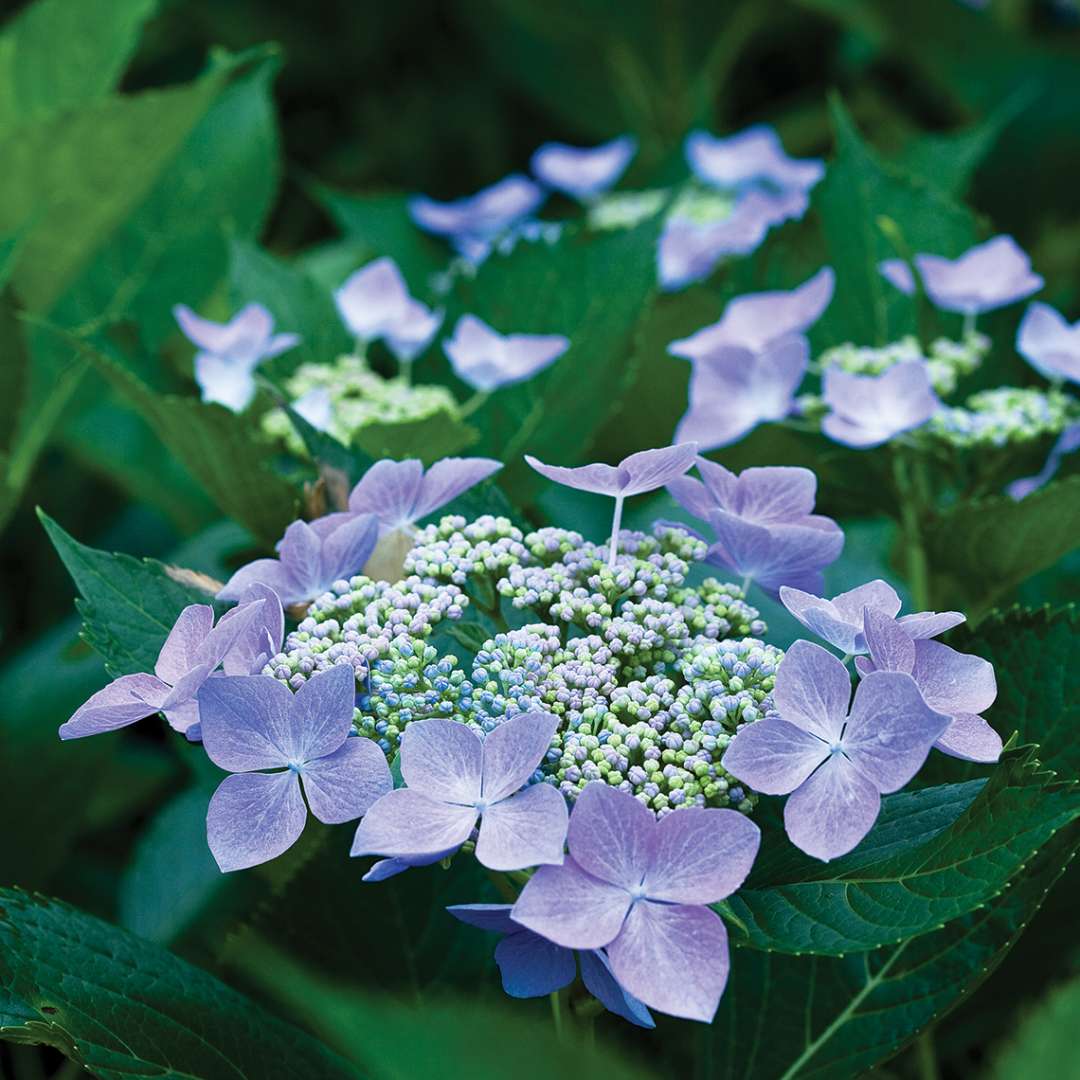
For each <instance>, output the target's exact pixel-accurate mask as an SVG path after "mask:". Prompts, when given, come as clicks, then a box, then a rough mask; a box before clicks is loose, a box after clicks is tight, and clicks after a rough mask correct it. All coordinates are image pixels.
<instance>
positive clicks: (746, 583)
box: [739, 574, 754, 600]
mask: <svg viewBox="0 0 1080 1080" xmlns="http://www.w3.org/2000/svg"><path fill="white" fill-rule="evenodd" d="M753 584H754V576H753V574H747V575H746V577H744V578H743V579H742V585H740V586H739V588H741V589H742V594H743V599H744V600H745V599H746V597H747V594H748V593H749V592H750V586H751V585H753Z"/></svg>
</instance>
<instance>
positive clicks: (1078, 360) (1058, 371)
mask: <svg viewBox="0 0 1080 1080" xmlns="http://www.w3.org/2000/svg"><path fill="white" fill-rule="evenodd" d="M1016 351H1017V352H1018V353H1019V354H1020V355H1021V356H1022V357H1023V358H1024V359H1025V360H1026V361H1027V362H1028V363H1029V364H1030V365H1031V366H1032V367H1033V368H1034V369H1035V370H1036V371H1037V372H1038V373H1039V374H1040V375H1042V377H1043V378H1044V379H1050V380H1051V381H1057V380H1060V379H1068V380H1070V381H1071V382H1076V383H1080V322H1075V323H1073V324H1072V325H1071V326H1070V325H1069V323H1068V322H1066V320H1065V319H1064V317H1063V316H1062V315H1061V314H1060V313H1059V312H1057V311H1055V310H1054V309H1053V308H1052V307H1051V306H1050V305H1049V304H1040V303H1038V302H1036V303H1034V304H1029V305H1028V309H1027V311H1026V312H1024V318H1023V319H1022V320H1021V322H1020V329H1019V330H1018V331H1017V333H1016Z"/></svg>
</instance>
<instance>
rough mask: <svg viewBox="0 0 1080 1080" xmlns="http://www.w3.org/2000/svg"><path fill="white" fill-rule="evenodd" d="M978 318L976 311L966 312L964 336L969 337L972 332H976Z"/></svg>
mask: <svg viewBox="0 0 1080 1080" xmlns="http://www.w3.org/2000/svg"><path fill="white" fill-rule="evenodd" d="M976 318H977V316H976V314H975V312H974V311H965V312H964V337H965V338H967V337H969V336H970V335H971V334H974V333H975V319H976Z"/></svg>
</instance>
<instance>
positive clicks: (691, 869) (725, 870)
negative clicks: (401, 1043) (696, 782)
mask: <svg viewBox="0 0 1080 1080" xmlns="http://www.w3.org/2000/svg"><path fill="white" fill-rule="evenodd" d="M781 670H783V669H782V668H781ZM760 839H761V834H760V832H759V831H758V828H757V826H756V825H754V823H753V822H751V821H750V820H749V819H748V818H746V817H745V816H743V815H742V814H740V813H738V812H737V811H735V810H714V809H704V808H701V807H691V808H688V809H682V810H677V811H675V812H673V813H670V814H668V815H666V816H665V817H663V818H661V819H659V820H657V818H656V816H655V815H654V814H653V813H652V812H651V811H650V810H649V809H648V808H647V807H645V806H643V805H642V804H641V803H640V802H638V801H637V799H635V798H634V796H633V795H630V794H629V793H627V792H625V791H619V790H618V789H617V788H613V787H609V786H608V785H607V784H603V783H592V784H587V785H586V786H585V788H584V790H583V791H582V792H581V794H580V795H579V796H578V799H577V802H576V803H575V804H574V812H573V814H572V815H571V818H570V829H569V833H568V837H567V841H568V844H569V848H570V854H569V855H568V856H567V858H566V860H565V862H564V863H563V864H562V866H557V867H552V866H542V867H540V869H539V870H537V871H536V873H535V874H534V875H533V876H532V878H530V879H529V882H528V884H527V885H526V886H525V888H524V890H523V891H522V893H521V896H520V897H518V900H517V903H516V904H515V905H514V907H513V910H512V912H511V917H512V918H513V920H514V922H516V923H520V924H521V925H522V926H524V927H525V928H526V929H528V930H531V931H533V932H534V933H536V934H539V935H540V936H541V937H544V938H547V940H548V941H552V942H554V943H555V944H556V945H561V946H563V947H564V948H567V949H600V948H604V947H605V946H606V948H607V956H608V961H609V963H610V965H611V973H612V975H614V977H615V979H616V980H617V982H618V983H619V985H620V986H621V987H623V989H624V990H625V991H626V992H627V993H629V994H633V996H634V997H635V998H637V999H638V1000H639V1001H641V1002H642V1003H643V1004H645V1005H647V1006H649V1007H650V1008H653V1009H658V1010H660V1011H661V1012H666V1013H670V1014H671V1015H673V1016H681V1017H685V1018H686V1019H689V1020H701V1021H703V1022H705V1023H708V1022H710V1021H711V1020H712V1018H713V1015H714V1014H715V1012H716V1007H717V1005H718V1004H719V1002H720V995H721V994H722V993H723V992H724V985H725V983H726V982H727V974H728V947H727V932H726V931H725V929H724V924H723V921H722V920H721V918H720V916H719V915H717V914H716V913H715V912H714V911H711V910H710V909H709V908H708V907H706V906H705V905H707V904H711V903H715V902H716V901H718V900H722V899H723V898H724V897H726V896H728V895H730V894H731V893H732V892H734V891H735V890H736V889H737V888H738V887H739V886H740V885H741V884H742V883H743V881H744V880H745V878H746V875H747V874H748V873H749V872H750V867H751V866H752V865H753V862H754V858H755V856H756V855H757V850H758V844H759V843H760Z"/></svg>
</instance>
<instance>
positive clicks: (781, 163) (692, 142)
mask: <svg viewBox="0 0 1080 1080" xmlns="http://www.w3.org/2000/svg"><path fill="white" fill-rule="evenodd" d="M684 149H685V152H686V160H687V163H688V164H689V165H690V168H691V169H692V170H693V172H694V175H695V176H696V177H697V178H698V179H699V180H701V181H703V182H704V183H706V184H711V185H712V186H714V187H720V188H740V187H744V186H746V185H747V184H767V185H769V186H771V187H774V188H777V189H779V190H781V191H786V190H791V189H794V190H797V191H809V190H810V188H812V187H813V186H814V185H815V184H816V183H817V182H818V181H819V180H820V179H821V178H822V177H823V176H824V175H825V163H824V162H822V161H818V160H815V159H803V160H799V159H797V158H790V157H788V156H787V154H786V153H784V146H783V144H782V143H781V142H780V136H779V135H777V134H776V130H775V128H772V127H770V126H769V125H768V124H755V125H754V126H753V127H748V128H746V129H745V130H743V131H740V132H738V133H737V134H735V135H729V136H728V137H727V138H723V139H721V138H717V137H716V136H714V135H710V134H709V133H708V132H706V131H692V132H691V133H690V134H689V135H688V136H687V137H686V143H685V147H684Z"/></svg>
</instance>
